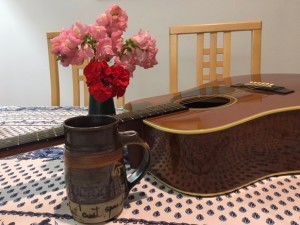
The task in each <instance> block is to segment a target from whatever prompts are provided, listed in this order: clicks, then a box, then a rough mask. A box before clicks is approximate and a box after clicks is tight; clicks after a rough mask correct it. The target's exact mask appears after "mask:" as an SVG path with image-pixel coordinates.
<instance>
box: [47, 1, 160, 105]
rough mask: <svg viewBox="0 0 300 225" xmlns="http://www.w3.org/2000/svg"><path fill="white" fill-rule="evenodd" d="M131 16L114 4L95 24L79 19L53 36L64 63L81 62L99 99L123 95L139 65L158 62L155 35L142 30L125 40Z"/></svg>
mask: <svg viewBox="0 0 300 225" xmlns="http://www.w3.org/2000/svg"><path fill="white" fill-rule="evenodd" d="M127 22H128V16H127V14H126V12H125V11H124V10H123V9H121V8H120V7H119V6H118V5H116V4H113V5H111V6H110V7H109V8H108V9H107V10H106V11H105V13H103V14H101V15H99V16H98V17H97V18H96V22H95V24H93V25H86V24H84V23H82V22H80V21H77V22H76V23H75V25H73V26H72V27H71V28H68V29H66V28H65V29H63V30H62V31H61V32H60V34H59V35H58V36H57V37H55V38H53V39H52V40H51V44H52V47H53V48H52V52H53V54H55V55H56V56H57V60H59V61H60V63H61V64H62V65H63V66H66V67H67V66H69V65H70V64H71V65H81V64H82V63H83V62H84V61H85V60H86V59H88V60H89V63H88V64H87V66H85V68H84V70H83V73H84V75H85V77H86V84H87V86H88V90H89V93H90V95H92V96H93V97H94V99H95V100H96V101H98V102H100V103H104V102H105V101H107V100H109V99H112V98H113V97H115V96H117V97H121V96H123V95H124V93H125V91H126V88H127V86H128V84H129V80H130V78H131V77H132V76H133V72H134V71H135V69H136V66H140V67H143V68H145V69H148V68H150V67H153V66H154V65H156V64H157V60H156V54H157V51H158V49H157V47H156V41H155V39H154V38H153V37H152V36H151V35H150V34H149V33H148V32H145V31H143V30H140V31H139V32H138V33H137V34H136V35H133V36H131V37H130V38H129V39H127V40H124V38H123V33H124V32H125V30H126V28H127Z"/></svg>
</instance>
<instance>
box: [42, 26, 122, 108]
mask: <svg viewBox="0 0 300 225" xmlns="http://www.w3.org/2000/svg"><path fill="white" fill-rule="evenodd" d="M58 35H59V32H47V43H48V55H49V67H50V82H51V105H52V106H60V85H59V63H58V61H57V60H56V56H55V55H54V54H53V53H52V45H51V42H50V40H51V39H52V38H54V37H56V36H58ZM87 63H88V62H87V61H85V62H84V63H83V64H82V65H80V66H76V65H75V66H72V75H73V105H74V106H80V105H81V104H80V100H81V98H80V96H81V93H80V85H81V82H83V87H84V88H83V89H84V91H83V92H84V93H83V95H84V97H83V99H84V100H83V105H84V106H88V105H89V93H88V89H87V85H86V83H85V81H86V79H85V76H84V75H83V72H82V70H83V68H84V67H85V66H86V65H87ZM124 101H125V99H124V97H121V98H118V99H117V100H116V106H117V107H123V106H124Z"/></svg>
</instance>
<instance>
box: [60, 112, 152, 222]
mask: <svg viewBox="0 0 300 225" xmlns="http://www.w3.org/2000/svg"><path fill="white" fill-rule="evenodd" d="M118 125H119V120H118V119H117V118H115V117H113V116H108V115H89V116H77V117H73V118H70V119H67V120H66V121H65V122H64V135H65V181H66V190H67V196H68V202H69V207H70V210H71V213H72V215H73V217H74V219H75V220H77V221H78V222H81V223H100V222H105V221H108V220H111V219H112V218H114V217H116V216H117V215H119V214H120V213H121V212H122V209H123V205H124V200H125V199H126V197H127V196H128V193H129V191H130V189H131V188H132V187H133V186H134V185H135V184H136V183H137V182H138V181H139V180H140V179H141V178H142V177H143V176H144V174H145V173H146V171H147V169H148V167H149V164H150V150H149V146H148V145H147V143H146V142H144V141H143V140H142V139H141V138H140V137H139V136H138V134H137V132H135V131H125V132H119V131H118ZM131 144H135V145H140V146H142V148H143V149H144V157H143V160H142V161H141V163H140V165H139V167H138V168H137V169H136V170H135V171H134V172H133V173H132V174H131V176H129V177H128V178H127V174H126V170H125V164H124V146H127V145H131Z"/></svg>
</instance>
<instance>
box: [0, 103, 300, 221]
mask: <svg viewBox="0 0 300 225" xmlns="http://www.w3.org/2000/svg"><path fill="white" fill-rule="evenodd" d="M86 114H87V111H86V109H84V108H73V107H69V108H68V107H26V108H25V107H0V139H5V138H7V137H11V136H14V135H16V134H23V133H26V132H30V131H36V130H39V129H46V128H50V127H52V126H55V125H59V124H61V123H62V121H63V120H65V119H66V118H69V117H72V116H76V115H86ZM63 152H64V147H63V145H59V146H53V147H49V148H44V149H39V150H36V151H33V152H30V153H26V154H21V155H16V156H12V157H7V158H2V159H0V171H1V173H0V224H1V225H2V224H3V225H8V224H11V225H12V224H16V225H18V224H20V225H27V224H28V225H29V224H45V225H46V224H47V225H50V224H51V225H56V224H80V223H78V222H76V221H75V220H74V219H73V217H72V215H71V213H70V211H69V208H68V205H67V196H66V190H65V181H64V154H63ZM128 169H129V168H128ZM129 170H130V169H129ZM299 202H300V175H288V176H281V177H272V178H268V179H265V180H262V181H259V182H257V183H255V184H253V185H250V186H248V187H246V188H243V189H240V190H239V191H236V192H234V193H231V194H227V195H223V196H217V197H211V198H202V197H199V196H198V197H196V196H189V195H185V194H182V193H179V192H177V191H174V190H172V189H171V188H169V187H168V186H166V185H165V184H163V183H161V182H159V181H158V180H156V179H155V177H153V176H152V175H151V174H147V175H146V176H145V177H144V178H143V179H142V180H141V182H140V183H139V184H137V185H136V186H135V187H134V188H133V189H132V190H131V192H130V193H129V196H128V198H127V199H126V201H125V206H124V209H123V211H122V213H121V214H120V215H119V216H118V217H117V218H116V219H114V220H113V221H109V222H107V224H166V225H171V224H172V225H176V224H199V225H204V224H206V225H223V224H228V225H233V224H237V225H240V224H255V225H257V224H284V225H288V224H289V225H297V224H298V225H299V224H300V203H299Z"/></svg>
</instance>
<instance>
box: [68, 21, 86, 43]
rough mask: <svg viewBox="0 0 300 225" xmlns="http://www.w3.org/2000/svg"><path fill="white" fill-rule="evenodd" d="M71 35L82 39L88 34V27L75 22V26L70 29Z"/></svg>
mask: <svg viewBox="0 0 300 225" xmlns="http://www.w3.org/2000/svg"><path fill="white" fill-rule="evenodd" d="M72 33H73V34H74V35H75V36H76V37H78V38H79V39H81V40H82V39H83V38H84V37H85V36H86V35H88V33H89V26H88V25H86V24H84V23H82V22H80V21H77V22H76V24H75V25H74V26H73V27H72Z"/></svg>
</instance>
